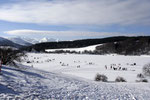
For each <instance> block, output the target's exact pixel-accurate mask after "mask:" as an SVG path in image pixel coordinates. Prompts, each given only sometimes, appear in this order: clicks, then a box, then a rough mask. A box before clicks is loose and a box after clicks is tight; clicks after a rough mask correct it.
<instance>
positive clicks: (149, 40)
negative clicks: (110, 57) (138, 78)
mask: <svg viewBox="0 0 150 100" xmlns="http://www.w3.org/2000/svg"><path fill="white" fill-rule="evenodd" d="M95 52H96V53H98V54H110V53H117V54H122V55H142V54H148V55H149V54H150V37H135V38H129V39H127V40H124V41H119V42H111V43H105V44H103V45H101V46H97V47H96V50H95Z"/></svg>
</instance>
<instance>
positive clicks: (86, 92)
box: [0, 54, 150, 100]
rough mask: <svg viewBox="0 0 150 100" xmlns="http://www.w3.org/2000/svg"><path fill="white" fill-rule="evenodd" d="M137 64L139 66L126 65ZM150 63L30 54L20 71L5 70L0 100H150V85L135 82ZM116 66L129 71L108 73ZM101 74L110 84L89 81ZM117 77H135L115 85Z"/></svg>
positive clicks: (134, 59) (145, 59) (119, 58)
mask: <svg viewBox="0 0 150 100" xmlns="http://www.w3.org/2000/svg"><path fill="white" fill-rule="evenodd" d="M40 57H41V58H40ZM28 61H30V63H27V62H28ZM74 61H75V62H74ZM77 61H78V62H77ZM104 61H105V62H104ZM60 62H61V64H60ZM62 62H63V63H64V66H62ZM89 62H90V63H91V62H92V64H90V65H89ZM133 62H135V63H136V65H135V66H130V65H127V64H126V63H129V64H133ZM147 62H149V57H145V56H142V57H130V56H127V57H125V56H97V55H58V54H49V55H47V54H28V59H26V60H25V62H22V64H24V65H22V64H20V65H19V66H20V67H19V68H14V67H10V66H3V67H2V73H3V75H0V100H7V99H15V100H98V99H99V100H149V98H150V95H149V93H150V84H149V83H142V82H140V83H137V82H135V80H136V79H135V76H136V75H137V73H139V72H141V68H142V66H143V65H144V64H145V63H147ZM112 63H117V64H118V63H121V65H122V67H126V68H128V70H127V71H113V70H110V69H105V67H104V66H105V64H107V66H108V65H110V64H112ZM66 64H69V65H68V66H67V65H66ZM25 65H28V66H25ZM79 65H80V67H79V68H77V66H79ZM29 66H32V67H33V68H32V67H29ZM92 69H93V70H92ZM96 70H97V71H96ZM133 70H134V71H133ZM97 72H100V73H104V74H106V75H108V79H109V80H108V82H106V83H105V82H95V81H94V79H93V77H89V76H90V75H93V76H94V75H95V73H97ZM78 73H79V75H78ZM81 73H82V75H81ZM90 73H92V74H90ZM117 73H119V75H120V74H121V73H122V74H121V75H124V76H125V78H128V77H131V78H129V79H128V81H129V82H126V83H115V82H114V81H112V80H114V77H116V76H114V75H113V74H115V75H116V74H117ZM127 73H128V74H129V75H126V74H127ZM111 76H112V77H111Z"/></svg>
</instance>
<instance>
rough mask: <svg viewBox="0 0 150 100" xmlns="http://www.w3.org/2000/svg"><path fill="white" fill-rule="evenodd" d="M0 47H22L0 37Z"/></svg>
mask: <svg viewBox="0 0 150 100" xmlns="http://www.w3.org/2000/svg"><path fill="white" fill-rule="evenodd" d="M0 46H10V47H15V48H20V47H22V46H21V45H19V44H16V43H14V42H12V41H10V40H8V39H6V38H3V37H0Z"/></svg>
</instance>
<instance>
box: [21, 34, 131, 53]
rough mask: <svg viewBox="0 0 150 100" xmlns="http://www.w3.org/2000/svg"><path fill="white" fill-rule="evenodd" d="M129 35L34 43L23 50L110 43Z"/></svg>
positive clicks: (124, 38) (43, 49)
mask: <svg viewBox="0 0 150 100" xmlns="http://www.w3.org/2000/svg"><path fill="white" fill-rule="evenodd" d="M128 38H130V37H124V36H119V37H109V38H102V39H84V40H75V41H59V42H45V43H39V44H35V45H32V46H29V47H26V48H23V50H27V51H31V50H33V49H34V50H36V51H45V49H60V48H79V47H87V46H91V45H96V44H103V43H110V42H118V41H123V40H126V39H128Z"/></svg>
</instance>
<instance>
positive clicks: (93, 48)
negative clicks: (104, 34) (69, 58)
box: [45, 44, 102, 52]
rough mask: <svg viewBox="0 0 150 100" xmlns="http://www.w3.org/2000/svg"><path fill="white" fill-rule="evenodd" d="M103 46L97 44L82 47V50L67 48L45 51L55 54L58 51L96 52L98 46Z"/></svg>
mask: <svg viewBox="0 0 150 100" xmlns="http://www.w3.org/2000/svg"><path fill="white" fill-rule="evenodd" d="M100 45H102V44H97V45H92V46H87V47H81V48H67V49H46V50H45V51H47V52H54V51H57V50H63V51H76V52H84V51H85V50H86V51H94V50H95V49H96V47H97V46H100Z"/></svg>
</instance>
